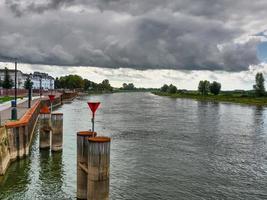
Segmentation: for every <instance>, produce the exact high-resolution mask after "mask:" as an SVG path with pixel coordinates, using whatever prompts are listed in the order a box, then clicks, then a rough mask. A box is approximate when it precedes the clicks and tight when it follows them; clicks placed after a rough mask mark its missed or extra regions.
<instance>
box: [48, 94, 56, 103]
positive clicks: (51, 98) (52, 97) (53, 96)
mask: <svg viewBox="0 0 267 200" xmlns="http://www.w3.org/2000/svg"><path fill="white" fill-rule="evenodd" d="M48 97H49V99H50V101H51V102H53V101H54V100H55V95H53V94H50V95H48Z"/></svg>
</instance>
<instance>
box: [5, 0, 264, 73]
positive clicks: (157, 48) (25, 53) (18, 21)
mask: <svg viewBox="0 0 267 200" xmlns="http://www.w3.org/2000/svg"><path fill="white" fill-rule="evenodd" d="M258 2H259V4H252V3H250V1H248V0H242V1H241V0H238V1H234V2H233V1H230V0H199V1H195V0H166V1H164V2H163V1H162V0H147V1H142V0H135V1H132V0H131V1H130V0H35V1H33V0H27V1H26V0H20V1H18V0H6V1H5V3H4V4H0V13H1V14H0V16H1V17H0V26H1V29H0V58H4V57H17V58H19V59H20V60H21V61H22V62H25V63H32V64H50V65H62V66H77V65H78V66H98V67H108V68H120V67H122V68H135V69H178V70H225V71H242V70H247V69H248V67H249V65H252V64H257V63H259V60H258V58H257V50H256V47H257V45H258V43H259V41H258V40H255V39H250V40H247V41H245V42H243V43H236V42H234V41H235V39H237V38H238V37H240V36H242V35H246V34H248V35H249V34H250V33H249V32H248V30H247V26H248V25H247V24H248V22H250V23H251V24H253V23H259V24H264V21H265V19H266V17H265V14H264V12H263V10H264V9H266V8H267V2H266V1H263V0H259V1H258ZM75 6H76V7H77V6H78V7H79V8H83V12H78V11H77V10H75ZM248 20H251V21H248ZM260 31H263V30H257V32H260ZM257 32H256V33H257ZM256 33H255V34H256Z"/></svg>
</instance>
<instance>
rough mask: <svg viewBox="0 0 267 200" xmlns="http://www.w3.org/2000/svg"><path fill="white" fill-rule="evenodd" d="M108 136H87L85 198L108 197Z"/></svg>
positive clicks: (97, 199)
mask: <svg viewBox="0 0 267 200" xmlns="http://www.w3.org/2000/svg"><path fill="white" fill-rule="evenodd" d="M110 141H111V139H110V138H109V137H93V138H88V170H87V171H88V176H87V179H88V180H87V199H88V200H105V199H106V200H108V199H109V166H110Z"/></svg>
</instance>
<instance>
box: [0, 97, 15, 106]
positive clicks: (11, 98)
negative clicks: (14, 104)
mask: <svg viewBox="0 0 267 200" xmlns="http://www.w3.org/2000/svg"><path fill="white" fill-rule="evenodd" d="M13 99H14V97H9V96H5V97H0V104H1V103H4V102H6V101H11V100H13Z"/></svg>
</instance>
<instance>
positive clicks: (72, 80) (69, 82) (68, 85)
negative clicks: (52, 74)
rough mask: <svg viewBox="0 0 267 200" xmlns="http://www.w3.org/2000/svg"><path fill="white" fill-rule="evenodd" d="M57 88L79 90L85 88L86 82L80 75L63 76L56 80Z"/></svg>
mask: <svg viewBox="0 0 267 200" xmlns="http://www.w3.org/2000/svg"><path fill="white" fill-rule="evenodd" d="M55 85H56V88H64V89H77V88H83V87H84V82H83V79H82V77H81V76H78V75H68V76H62V77H60V78H59V79H58V78H57V79H56V83H55Z"/></svg>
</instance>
